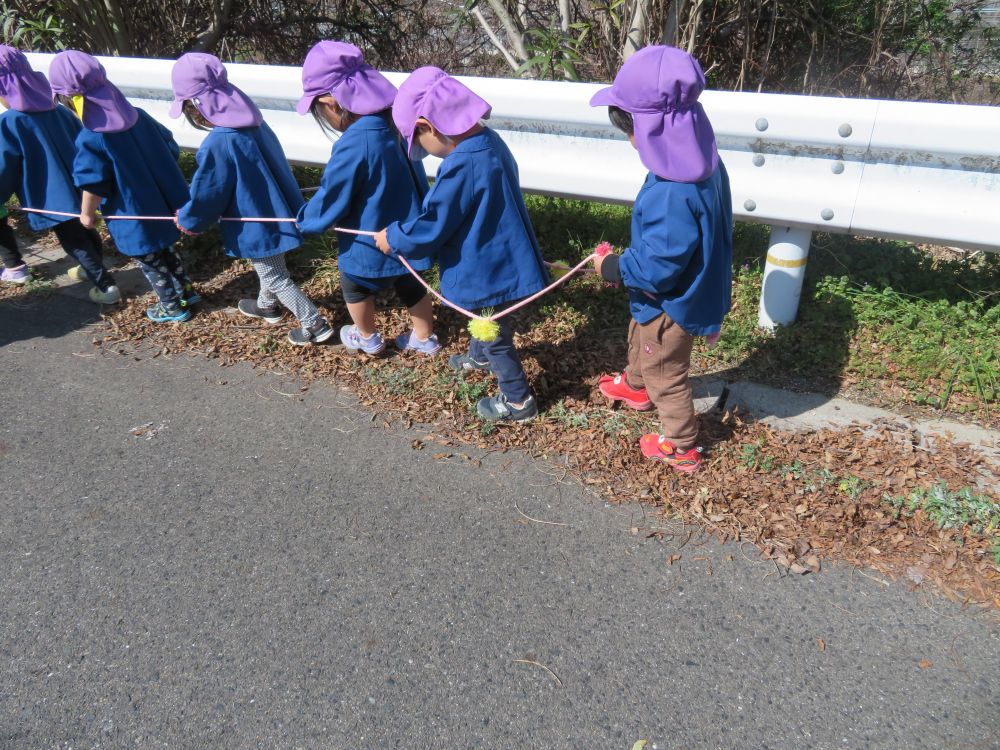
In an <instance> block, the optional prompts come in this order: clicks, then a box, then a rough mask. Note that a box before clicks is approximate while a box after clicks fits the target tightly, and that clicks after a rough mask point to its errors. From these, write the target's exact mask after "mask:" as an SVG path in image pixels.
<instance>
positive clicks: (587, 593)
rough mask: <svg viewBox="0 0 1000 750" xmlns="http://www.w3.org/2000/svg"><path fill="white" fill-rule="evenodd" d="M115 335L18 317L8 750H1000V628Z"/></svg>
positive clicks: (5, 475) (4, 345) (5, 448)
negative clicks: (129, 346)
mask: <svg viewBox="0 0 1000 750" xmlns="http://www.w3.org/2000/svg"><path fill="white" fill-rule="evenodd" d="M95 321H96V315H95V312H94V309H93V306H92V305H90V304H89V303H84V302H81V301H78V300H75V299H71V298H68V297H66V296H62V295H55V296H52V297H50V298H48V299H47V300H38V301H35V302H32V303H31V304H30V305H29V306H27V307H24V306H17V305H13V304H11V303H0V393H2V396H3V401H2V416H0V467H2V480H0V481H2V485H0V486H2V494H0V571H2V576H0V747H2V748H5V749H7V748H32V749H34V748H45V749H49V748H132V747H135V748H161V747H176V748H272V747H274V748H299V747H301V748H544V749H545V750H551V749H555V748H622V749H625V750H628V749H629V748H631V747H632V744H633V743H634V742H635V741H636V740H639V739H643V738H647V739H649V740H650V742H649V745H647V749H650V748H653V747H656V748H658V749H663V748H945V747H948V748H984V749H985V748H997V747H1000V627H998V626H997V625H996V624H995V621H992V622H991V621H990V620H989V619H987V618H986V617H984V616H982V615H976V614H974V613H970V612H962V611H960V610H959V609H958V608H957V607H955V606H953V605H951V604H949V603H948V602H946V601H944V600H942V599H940V598H937V597H935V596H933V595H930V596H927V595H924V594H922V593H921V592H919V591H917V592H910V591H907V590H906V589H905V587H903V586H901V585H898V584H892V585H884V584H882V583H880V582H878V581H876V580H874V578H870V577H867V576H865V575H861V574H859V573H857V572H852V571H851V570H850V569H847V568H829V569H827V570H824V572H823V573H821V574H820V575H815V576H807V577H784V578H778V577H777V576H775V575H769V576H766V574H767V572H768V570H769V568H768V567H767V566H766V565H763V564H761V563H758V562H755V561H754V560H753V557H752V555H751V554H750V552H751V551H750V550H746V552H747V553H748V555H747V556H746V557H744V555H743V554H742V553H741V551H740V549H739V548H738V547H736V546H734V545H726V546H720V545H718V544H715V543H714V542H706V541H705V540H701V539H699V538H697V537H696V538H695V539H693V540H692V541H690V542H688V544H687V545H686V546H684V547H683V549H680V550H679V549H678V548H679V547H680V546H681V544H682V542H683V540H684V539H685V538H686V535H687V534H686V532H684V533H680V534H678V535H676V536H675V537H674V538H673V539H669V540H663V541H657V540H656V539H645V537H644V535H642V534H640V535H638V536H633V535H631V534H630V533H629V529H630V528H631V527H633V526H648V525H649V524H651V523H653V521H652V519H644V517H643V511H642V509H641V508H639V507H636V506H633V507H628V506H625V507H607V506H606V505H605V504H604V503H603V502H602V501H601V500H600V499H599V498H597V497H596V496H594V495H593V494H592V493H590V492H589V491H587V490H586V489H585V488H583V487H581V486H579V485H578V484H575V483H573V482H571V481H563V482H559V481H558V480H559V478H560V476H561V473H560V472H558V471H556V470H554V469H553V467H552V466H551V465H549V464H547V463H545V462H541V461H537V460H531V459H529V458H527V457H524V456H520V455H513V454H506V455H505V454H496V453H494V454H488V455H486V456H484V457H483V458H482V463H481V465H476V463H475V462H473V461H468V460H465V459H463V458H462V457H461V456H460V455H459V454H460V453H462V452H465V453H468V454H470V455H473V456H478V455H479V452H477V451H474V450H467V449H461V448H458V449H455V448H447V449H445V448H435V447H434V446H429V447H428V448H426V449H424V450H420V451H415V450H413V449H411V447H410V444H411V442H412V440H414V439H415V438H419V437H421V436H422V435H423V434H424V431H422V430H414V431H403V430H386V429H384V428H383V427H382V426H381V424H380V423H379V422H378V421H376V422H372V421H370V416H371V415H370V414H369V413H367V412H365V411H364V410H363V409H361V408H359V407H357V406H356V405H355V403H354V402H353V401H352V400H351V398H350V396H349V395H347V394H345V393H343V392H341V391H338V390H337V389H336V388H335V387H333V386H332V385H330V386H314V387H312V388H310V389H309V390H307V391H304V392H299V391H298V384H297V383H294V382H292V381H288V380H287V379H286V380H282V379H281V378H279V377H277V376H274V375H267V374H260V373H256V372H254V371H252V370H250V369H249V368H242V367H238V368H225V369H222V368H219V367H218V366H216V365H215V364H213V363H211V362H207V361H203V360H197V359H187V358H173V359H167V358H164V357H158V358H155V359H151V358H149V357H148V355H144V357H142V358H141V360H140V361H137V360H136V359H134V358H132V357H127V356H120V355H114V354H108V353H104V352H101V351H98V350H97V349H96V348H95V347H93V346H92V345H91V343H90V333H89V331H88V329H87V326H88V324H93V323H94V322H95ZM282 394H298V395H295V396H293V397H289V396H286V395H282ZM136 432H138V433H140V434H138V435H137V434H134V433H136ZM440 452H453V453H454V454H455V455H454V456H453V457H451V458H447V459H440V458H439V459H435V458H434V456H435V454H438V453H440ZM515 502H516V503H517V505H518V507H519V508H520V510H521V511H522V512H523V513H524V514H526V515H528V516H531V517H533V518H535V519H539V520H545V521H550V522H553V523H537V522H534V521H529V520H527V519H526V518H525V517H524V516H522V515H521V514H520V513H519V512H518V510H517V509H516V508H515ZM555 524H565V525H555ZM673 530H674V531H676V530H677V529H673ZM678 552H679V554H681V558H680V560H679V561H677V562H675V563H674V564H673V565H667V564H666V559H667V557H668V555H670V554H672V553H678ZM765 576H766V577H765ZM820 639H821V640H822V642H823V644H824V645H825V649H821V648H820V643H819V640H820ZM518 660H520V661H518ZM922 661H923V666H921V662H922ZM928 663H930V665H929V666H928ZM549 670H551V672H550V671H549Z"/></svg>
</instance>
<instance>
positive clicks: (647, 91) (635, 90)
mask: <svg viewBox="0 0 1000 750" xmlns="http://www.w3.org/2000/svg"><path fill="white" fill-rule="evenodd" d="M704 90H705V74H704V73H702V71H701V66H700V65H699V64H698V61H697V60H696V59H695V58H694V57H692V56H691V55H689V54H688V53H687V52H685V51H683V50H680V49H677V48H676V47H666V46H662V45H657V46H654V47H646V48H645V49H641V50H639V51H638V52H636V53H635V54H634V55H632V57H630V58H629V59H628V60H626V61H625V64H624V65H622V67H621V70H619V71H618V75H616V76H615V81H614V83H613V84H612V85H611V86H610V87H609V88H605V89H601V90H600V91H598V92H597V93H596V94H594V96H593V97H592V98H591V100H590V106H592V107H599V106H611V105H614V106H616V107H620V108H621V109H623V110H625V111H626V112H630V113H631V114H632V120H633V122H634V124H635V145H636V147H637V148H638V150H639V158H640V159H641V160H642V163H643V164H644V165H645V167H646V168H647V169H649V170H650V171H651V172H653V173H654V174H656V175H658V176H660V177H662V178H664V179H667V180H674V181H675V182H701V181H702V180H704V179H706V178H708V177H709V176H710V175H711V174H712V173H713V172H714V171H715V169H716V167H718V164H719V152H718V149H717V147H716V144H715V132H714V131H713V130H712V123H711V122H710V121H709V119H708V115H707V114H706V113H705V109H704V107H702V106H701V104H700V103H699V102H698V97H699V96H700V95H701V92H702V91H704Z"/></svg>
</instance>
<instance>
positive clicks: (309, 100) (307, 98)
mask: <svg viewBox="0 0 1000 750" xmlns="http://www.w3.org/2000/svg"><path fill="white" fill-rule="evenodd" d="M317 96H321V94H303V95H302V96H301V97H299V103H298V104H296V105H295V111H296V112H298V113H299V114H300V115H307V114H309V110H310V109H312V105H313V102H314V101H316V97H317Z"/></svg>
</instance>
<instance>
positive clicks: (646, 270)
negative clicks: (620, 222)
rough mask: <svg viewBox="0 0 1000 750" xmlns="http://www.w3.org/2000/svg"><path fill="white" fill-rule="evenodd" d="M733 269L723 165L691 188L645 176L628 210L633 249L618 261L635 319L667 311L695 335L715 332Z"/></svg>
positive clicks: (730, 215)
mask: <svg viewBox="0 0 1000 750" xmlns="http://www.w3.org/2000/svg"><path fill="white" fill-rule="evenodd" d="M732 265H733V202H732V197H731V196H730V192H729V175H728V174H727V173H726V168H725V166H724V165H723V164H722V162H721V161H720V162H719V168H718V169H716V170H715V172H714V173H713V174H712V176H711V177H709V178H708V179H705V180H702V181H701V182H696V183H684V182H671V181H670V180H665V179H663V178H662V177H657V176H656V175H654V174H653V173H652V172H650V173H649V175H648V176H647V177H646V182H645V183H644V184H643V186H642V189H641V190H640V191H639V194H638V195H637V196H636V199H635V207H634V208H633V209H632V244H631V247H629V248H627V249H626V250H625V251H624V252H623V253H622V255H621V258H620V259H619V271H620V272H621V277H622V283H624V285H625V287H626V288H627V289H628V293H629V307H630V310H631V312H632V317H633V318H635V321H636V322H637V323H648V322H649V321H651V320H653V319H654V318H656V317H657V316H659V315H660V314H661V313H666V314H667V315H669V316H670V318H671V319H672V320H673V321H674V322H675V323H677V324H678V325H680V327H681V328H683V329H684V330H685V331H687V332H688V333H690V334H691V335H693V336H707V335H708V334H710V333H716V332H718V331H719V329H720V328H721V327H722V319H723V318H724V317H725V316H726V313H727V312H729V307H730V301H731V296H732ZM647 292H648V293H649V294H647ZM650 295H652V297H650Z"/></svg>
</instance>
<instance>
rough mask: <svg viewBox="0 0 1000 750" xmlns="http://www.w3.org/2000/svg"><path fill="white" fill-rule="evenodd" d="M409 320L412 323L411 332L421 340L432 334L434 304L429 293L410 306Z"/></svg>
mask: <svg viewBox="0 0 1000 750" xmlns="http://www.w3.org/2000/svg"><path fill="white" fill-rule="evenodd" d="M410 320H411V321H412V323H413V333H414V334H415V335H416V337H417V338H418V339H420V340H421V341H426V340H427V339H429V338H430V337H431V336H432V335H433V334H434V306H433V305H432V304H431V296H430V295H429V294H427V295H424V298H423V299H422V300H420V301H419V302H418V303H417V304H415V305H413V307H411V308H410Z"/></svg>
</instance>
